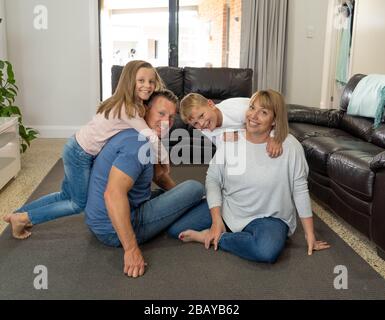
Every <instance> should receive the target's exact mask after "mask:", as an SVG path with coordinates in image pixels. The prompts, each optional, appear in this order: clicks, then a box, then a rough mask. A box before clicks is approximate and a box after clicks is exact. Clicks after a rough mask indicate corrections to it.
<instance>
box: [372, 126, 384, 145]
mask: <svg viewBox="0 0 385 320" xmlns="http://www.w3.org/2000/svg"><path fill="white" fill-rule="evenodd" d="M371 140H372V143H374V144H375V145H377V146H379V147H381V148H385V124H381V125H380V126H379V127H378V128H376V129H374V130H373V132H372V139H371Z"/></svg>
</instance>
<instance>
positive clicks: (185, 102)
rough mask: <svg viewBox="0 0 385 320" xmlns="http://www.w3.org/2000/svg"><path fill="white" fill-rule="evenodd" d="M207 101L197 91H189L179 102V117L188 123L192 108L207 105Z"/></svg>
mask: <svg viewBox="0 0 385 320" xmlns="http://www.w3.org/2000/svg"><path fill="white" fill-rule="evenodd" d="M208 103H209V101H208V100H207V99H206V98H205V97H204V96H202V95H201V94H199V93H189V94H188V95H187V96H185V97H184V98H183V99H182V101H181V102H180V110H179V114H180V118H181V119H182V121H183V122H184V123H188V120H189V118H190V116H191V111H192V109H193V108H199V107H202V106H207V105H208Z"/></svg>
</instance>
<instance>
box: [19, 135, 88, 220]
mask: <svg viewBox="0 0 385 320" xmlns="http://www.w3.org/2000/svg"><path fill="white" fill-rule="evenodd" d="M62 158H63V164H64V180H63V182H62V185H61V191H60V192H55V193H51V194H48V195H46V196H43V197H41V198H39V199H37V200H35V201H32V202H30V203H28V204H26V205H24V206H22V207H21V208H19V209H17V210H16V212H27V213H28V217H29V220H30V221H31V223H32V224H39V223H43V222H46V221H49V220H53V219H57V218H60V217H65V216H69V215H73V214H76V213H80V212H82V211H83V210H84V208H85V206H86V203H87V191H88V182H89V178H90V174H91V168H92V164H93V161H94V156H92V155H90V154H88V153H87V152H85V151H84V150H83V149H82V147H80V145H79V144H78V143H77V141H76V139H75V136H73V137H71V138H70V139H68V141H67V143H66V145H65V146H64V150H63V155H62Z"/></svg>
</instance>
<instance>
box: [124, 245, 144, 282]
mask: <svg viewBox="0 0 385 320" xmlns="http://www.w3.org/2000/svg"><path fill="white" fill-rule="evenodd" d="M146 266H147V263H145V262H144V259H143V256H142V252H141V251H140V249H139V247H137V246H136V247H134V248H132V249H129V250H126V251H125V252H124V270H123V272H124V273H125V274H127V276H129V277H133V278H137V277H140V276H142V275H143V274H144V268H145V267H146Z"/></svg>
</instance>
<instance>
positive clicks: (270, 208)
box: [169, 90, 330, 263]
mask: <svg viewBox="0 0 385 320" xmlns="http://www.w3.org/2000/svg"><path fill="white" fill-rule="evenodd" d="M273 129H274V131H275V137H276V138H277V139H279V140H280V141H283V154H282V155H281V156H280V157H278V158H274V159H272V158H270V157H269V156H268V154H267V153H266V143H267V141H268V139H269V135H270V132H271V130H273ZM288 132H289V125H288V121H287V112H286V107H285V103H284V99H283V97H282V96H281V95H280V94H279V93H278V92H276V91H273V90H267V91H259V92H257V93H255V94H254V95H253V96H252V98H251V100H250V107H249V109H248V111H247V112H246V131H245V132H240V133H239V134H237V135H236V137H235V138H234V139H233V140H232V141H227V142H226V143H224V144H223V145H222V146H220V147H219V149H218V150H217V152H216V154H215V156H214V158H213V159H212V161H211V163H210V166H209V169H208V172H207V177H206V191H207V202H208V207H209V208H210V213H211V217H210V215H208V214H207V215H206V216H204V215H203V214H201V216H191V215H187V216H184V217H182V218H181V220H179V221H177V222H176V224H175V225H173V226H172V228H171V229H170V230H169V233H170V234H171V235H174V236H175V235H176V233H177V232H178V231H182V230H185V231H182V232H180V233H179V239H181V240H182V241H184V242H189V241H196V242H200V243H203V244H204V245H205V247H206V248H207V249H208V248H209V247H210V244H213V245H214V248H215V250H217V248H218V247H219V248H220V249H222V250H224V251H228V252H231V253H233V254H235V255H237V256H240V257H242V258H245V259H248V260H252V261H258V262H268V263H274V262H275V261H276V260H277V258H278V257H279V255H280V254H281V252H282V251H283V249H284V246H285V241H286V238H287V236H290V235H292V234H293V233H294V231H295V228H296V212H298V214H299V217H300V218H301V222H302V226H303V228H304V230H305V237H306V241H307V247H308V254H309V255H311V254H312V251H313V250H322V249H327V248H329V247H330V246H329V245H328V244H327V243H326V242H324V241H317V240H316V238H315V235H314V229H313V218H312V210H311V204H310V197H309V191H308V186H307V175H308V166H307V163H306V159H305V155H304V152H303V149H302V146H301V144H300V143H299V142H298V141H297V140H296V139H295V138H294V137H293V136H291V135H289V134H288ZM200 212H203V213H204V211H200ZM206 212H207V213H208V211H206ZM187 228H188V229H189V230H186V229H187Z"/></svg>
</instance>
